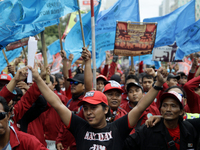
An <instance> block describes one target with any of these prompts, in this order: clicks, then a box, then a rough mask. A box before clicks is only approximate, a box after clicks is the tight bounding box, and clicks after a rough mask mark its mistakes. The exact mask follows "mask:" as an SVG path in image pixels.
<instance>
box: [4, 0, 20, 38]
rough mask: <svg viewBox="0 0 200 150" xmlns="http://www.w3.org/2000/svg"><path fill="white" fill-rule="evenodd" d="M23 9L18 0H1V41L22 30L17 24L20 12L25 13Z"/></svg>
mask: <svg viewBox="0 0 200 150" xmlns="http://www.w3.org/2000/svg"><path fill="white" fill-rule="evenodd" d="M16 10H18V11H16ZM21 10H22V9H21V5H19V4H18V2H17V0H6V1H1V2H0V41H2V40H4V39H6V38H7V37H8V36H11V35H13V34H15V33H18V32H20V31H21V26H20V25H16V24H15V21H16V20H19V19H20V12H22V13H23V11H21Z"/></svg>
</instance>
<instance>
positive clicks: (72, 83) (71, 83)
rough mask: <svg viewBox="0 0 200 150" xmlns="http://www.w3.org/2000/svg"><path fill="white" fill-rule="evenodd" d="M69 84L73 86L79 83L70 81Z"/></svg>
mask: <svg viewBox="0 0 200 150" xmlns="http://www.w3.org/2000/svg"><path fill="white" fill-rule="evenodd" d="M70 84H71V85H72V84H74V85H78V84H79V82H77V81H71V82H70Z"/></svg>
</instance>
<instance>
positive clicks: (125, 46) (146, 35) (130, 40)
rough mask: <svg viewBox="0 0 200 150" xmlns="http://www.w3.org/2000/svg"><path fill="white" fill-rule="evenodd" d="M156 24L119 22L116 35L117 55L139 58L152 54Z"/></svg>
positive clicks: (115, 51)
mask: <svg viewBox="0 0 200 150" xmlns="http://www.w3.org/2000/svg"><path fill="white" fill-rule="evenodd" d="M156 29H157V25H156V23H144V24H142V25H141V24H140V23H126V22H118V23H117V27H116V35H115V48H114V53H115V55H120V56H139V55H146V54H150V53H151V52H152V49H153V46H154V42H155V37H156Z"/></svg>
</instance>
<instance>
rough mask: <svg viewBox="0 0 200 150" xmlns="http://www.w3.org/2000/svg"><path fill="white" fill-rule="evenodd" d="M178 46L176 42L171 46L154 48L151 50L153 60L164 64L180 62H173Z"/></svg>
mask: <svg viewBox="0 0 200 150" xmlns="http://www.w3.org/2000/svg"><path fill="white" fill-rule="evenodd" d="M177 49H178V46H177V45H176V42H174V44H172V45H168V46H162V47H156V48H154V49H153V60H154V61H164V62H178V61H181V60H175V56H176V51H177Z"/></svg>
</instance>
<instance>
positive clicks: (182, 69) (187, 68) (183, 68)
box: [178, 62, 191, 74]
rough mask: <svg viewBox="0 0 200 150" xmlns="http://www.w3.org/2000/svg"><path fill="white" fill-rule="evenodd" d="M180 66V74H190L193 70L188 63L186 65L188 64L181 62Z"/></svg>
mask: <svg viewBox="0 0 200 150" xmlns="http://www.w3.org/2000/svg"><path fill="white" fill-rule="evenodd" d="M178 65H179V70H178V72H184V73H185V74H188V73H189V71H190V69H191V66H190V65H189V64H188V63H186V62H179V63H178Z"/></svg>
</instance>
